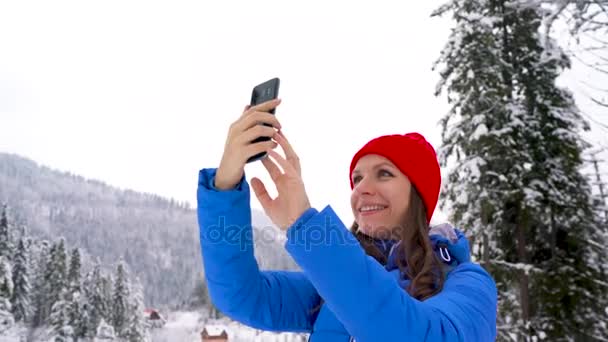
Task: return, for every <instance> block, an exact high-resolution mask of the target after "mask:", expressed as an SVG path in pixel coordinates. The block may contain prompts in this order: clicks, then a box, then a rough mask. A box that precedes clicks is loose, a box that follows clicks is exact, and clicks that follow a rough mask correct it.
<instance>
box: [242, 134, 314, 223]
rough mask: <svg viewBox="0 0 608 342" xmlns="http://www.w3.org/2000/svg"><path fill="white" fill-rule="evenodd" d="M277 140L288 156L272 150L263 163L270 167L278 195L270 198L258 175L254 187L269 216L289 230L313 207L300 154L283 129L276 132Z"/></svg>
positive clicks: (253, 179)
mask: <svg viewBox="0 0 608 342" xmlns="http://www.w3.org/2000/svg"><path fill="white" fill-rule="evenodd" d="M274 139H275V140H276V141H277V142H278V143H279V145H280V146H281V148H282V149H283V151H284V152H285V157H283V156H282V155H280V154H279V153H277V152H276V151H273V150H269V152H268V157H266V158H264V159H262V164H264V167H265V168H266V170H268V173H269V174H270V178H272V181H273V182H274V184H275V186H276V188H277V192H278V195H277V197H276V198H274V199H273V198H271V197H270V195H269V194H268V191H267V190H266V186H265V185H264V183H263V182H262V181H261V180H260V179H259V178H256V177H254V178H252V179H251V186H252V188H253V191H254V192H255V195H256V197H257V198H258V200H259V201H260V204H261V205H262V207H263V208H264V211H265V212H266V215H268V217H270V219H271V220H272V222H274V224H276V225H277V226H278V227H279V228H280V229H282V230H286V229H287V228H289V227H290V226H291V225H292V224H293V223H294V222H295V221H296V220H297V219H298V218H299V217H300V216H301V215H302V214H303V213H304V212H305V211H306V210H307V209H309V208H310V202H309V200H308V195H307V194H306V190H305V188H304V182H303V181H302V170H301V167H300V159H299V157H298V155H297V154H296V153H295V151H294V150H293V148H292V146H291V144H290V143H289V141H288V140H287V138H286V137H285V135H284V134H283V132H282V131H279V132H277V134H276V135H275V136H274Z"/></svg>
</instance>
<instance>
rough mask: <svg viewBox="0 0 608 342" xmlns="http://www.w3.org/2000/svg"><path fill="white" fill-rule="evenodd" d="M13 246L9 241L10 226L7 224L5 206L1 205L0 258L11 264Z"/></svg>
mask: <svg viewBox="0 0 608 342" xmlns="http://www.w3.org/2000/svg"><path fill="white" fill-rule="evenodd" d="M13 252H14V251H13V244H12V241H11V234H10V225H9V222H8V209H7V205H6V204H4V205H2V213H0V257H4V258H5V259H6V260H7V261H9V262H11V261H12V259H13Z"/></svg>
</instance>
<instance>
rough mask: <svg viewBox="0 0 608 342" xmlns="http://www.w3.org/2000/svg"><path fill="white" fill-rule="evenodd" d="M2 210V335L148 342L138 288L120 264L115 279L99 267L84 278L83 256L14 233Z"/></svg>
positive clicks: (59, 244) (59, 243) (75, 250)
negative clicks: (24, 326)
mask: <svg viewBox="0 0 608 342" xmlns="http://www.w3.org/2000/svg"><path fill="white" fill-rule="evenodd" d="M11 228H14V226H13V225H11V224H9V221H8V218H7V209H6V205H5V206H4V207H3V208H2V212H1V214H0V335H2V334H3V333H4V332H7V331H8V330H9V329H11V328H12V327H13V325H14V324H15V323H25V322H27V323H28V325H29V326H30V327H31V329H28V331H25V332H19V336H20V337H21V338H24V337H27V338H28V339H32V340H45V341H57V342H59V341H74V340H83V341H84V340H93V339H108V338H115V337H119V338H123V339H124V340H128V341H148V340H149V338H148V337H147V330H148V328H147V327H146V323H145V321H144V316H143V315H142V312H143V310H144V303H143V292H142V288H141V284H140V283H139V281H138V280H137V278H135V279H133V280H132V279H130V277H129V272H128V268H127V267H126V265H125V264H124V262H122V261H120V262H119V263H118V265H117V266H116V270H115V273H114V274H107V273H106V272H104V271H102V270H101V265H100V264H99V262H97V263H95V264H94V265H92V267H91V268H90V270H88V271H86V272H83V267H82V261H81V251H80V249H79V248H72V249H69V248H68V247H67V246H66V243H65V239H63V238H59V239H58V240H57V241H55V242H50V241H48V240H42V239H37V238H33V237H31V236H30V235H28V234H27V232H26V231H25V230H21V231H20V232H19V233H18V234H15V232H12V229H11Z"/></svg>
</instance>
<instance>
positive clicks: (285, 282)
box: [198, 100, 497, 342]
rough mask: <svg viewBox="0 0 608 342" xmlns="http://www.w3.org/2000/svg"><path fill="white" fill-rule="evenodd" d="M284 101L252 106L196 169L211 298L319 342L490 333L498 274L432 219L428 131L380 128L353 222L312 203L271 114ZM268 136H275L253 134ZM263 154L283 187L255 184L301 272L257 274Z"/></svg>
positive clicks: (355, 180)
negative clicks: (219, 149) (255, 229)
mask: <svg viewBox="0 0 608 342" xmlns="http://www.w3.org/2000/svg"><path fill="white" fill-rule="evenodd" d="M279 104H280V100H275V101H269V102H266V103H262V104H260V105H257V106H254V107H251V108H249V107H246V109H245V111H244V112H243V114H242V116H241V117H240V118H239V119H238V120H237V121H236V122H234V123H233V124H232V125H231V127H230V130H229V132H228V138H227V142H226V145H225V149H224V156H223V157H222V161H221V162H220V166H219V167H218V168H217V169H215V168H207V169H202V170H200V173H199V183H198V220H199V226H200V242H201V250H202V254H203V263H204V266H205V277H206V279H207V285H208V288H209V294H210V297H211V300H212V301H213V303H214V304H215V305H216V307H217V308H218V309H219V310H221V311H222V312H223V313H225V314H226V315H228V316H229V317H231V318H233V319H235V320H238V321H240V322H242V323H244V324H247V325H249V326H252V327H254V328H258V329H263V330H271V331H286V332H308V333H310V341H315V342H319V341H344V342H346V341H354V340H356V341H358V342H372V341H397V340H411V341H492V340H494V339H495V338H496V306H497V292H496V285H495V283H494V280H493V279H492V277H491V276H490V275H489V274H488V273H487V272H486V271H485V270H484V269H483V268H482V267H481V266H479V265H477V264H474V263H472V262H471V260H470V252H469V245H468V241H467V239H466V238H465V236H464V234H463V233H462V232H461V231H459V230H457V229H454V228H453V227H451V226H449V225H442V226H440V227H429V222H430V219H431V216H432V214H433V211H434V210H435V206H436V203H437V199H438V196H439V189H440V184H441V175H440V172H439V165H438V162H437V158H436V155H435V150H434V149H433V147H432V146H431V145H430V144H429V143H428V142H427V141H426V139H425V138H424V137H423V136H422V135H420V134H418V133H409V134H405V135H387V136H381V137H378V138H376V139H373V140H371V141H370V142H368V143H367V144H365V145H364V146H363V147H362V148H361V149H360V150H359V151H358V152H357V153H356V154H355V156H354V157H353V159H352V162H351V166H350V171H351V174H350V179H351V186H352V189H353V191H352V195H351V207H352V211H353V213H354V215H355V222H354V224H353V225H352V227H351V229H350V230H349V229H347V228H346V226H345V225H344V223H343V222H342V221H341V220H340V218H339V217H338V216H337V215H336V213H335V212H334V211H333V209H332V208H331V206H329V205H328V206H326V207H325V208H324V209H323V210H322V211H320V212H319V211H317V210H316V209H315V208H314V207H312V206H311V205H310V202H309V200H308V195H307V193H306V189H305V187H304V181H303V180H302V172H301V165H300V159H299V158H298V155H297V154H296V152H295V150H294V148H293V147H292V145H291V143H290V142H289V141H288V139H287V137H286V136H285V134H283V132H282V131H281V130H280V129H281V124H280V123H279V122H278V121H277V119H276V117H275V116H273V115H271V114H268V111H269V110H271V109H272V108H275V107H276V106H278V105H279ZM259 122H265V123H268V124H270V125H272V126H273V127H262V126H260V125H258V124H257V123H259ZM261 135H264V136H269V137H271V138H272V140H271V141H267V142H258V143H255V144H252V143H250V142H252V141H253V140H255V138H256V137H258V136H261ZM277 146H280V147H281V149H282V150H283V151H284V153H285V156H283V155H281V154H279V153H277V152H275V151H274V149H275V148H276V147H277ZM260 151H265V152H267V153H268V157H266V158H264V159H262V164H263V165H264V167H265V168H266V170H267V171H268V173H269V175H270V177H271V179H272V181H273V183H274V185H275V186H276V189H277V192H278V196H277V197H275V198H272V197H270V195H269V194H268V191H267V189H266V186H265V185H264V183H263V182H262V181H261V180H260V179H258V178H255V177H254V178H253V179H252V180H251V186H252V188H253V190H254V192H255V195H256V196H257V198H258V200H259V201H260V203H261V205H262V207H263V208H264V211H265V212H266V214H267V215H268V216H269V217H270V218H271V219H272V221H273V222H274V223H275V224H276V225H277V226H278V227H279V228H280V229H282V230H283V231H285V233H286V235H287V241H286V243H285V248H286V250H287V251H288V252H289V253H290V255H291V256H292V257H293V259H294V260H295V261H296V263H298V265H299V266H300V267H301V269H302V271H300V272H288V271H260V269H259V267H258V264H257V262H256V260H255V258H254V253H253V252H254V251H253V244H252V241H251V240H252V239H251V234H252V228H251V208H250V198H249V197H250V192H249V184H248V182H247V181H246V178H245V174H244V165H245V163H246V160H247V158H248V157H249V156H250V155H252V154H254V153H259V152H260ZM235 237H236V238H235Z"/></svg>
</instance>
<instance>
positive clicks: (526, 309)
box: [435, 0, 607, 340]
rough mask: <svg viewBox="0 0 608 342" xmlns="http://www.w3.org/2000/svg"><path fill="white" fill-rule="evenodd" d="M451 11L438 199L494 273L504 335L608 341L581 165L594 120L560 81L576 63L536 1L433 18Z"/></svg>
mask: <svg viewBox="0 0 608 342" xmlns="http://www.w3.org/2000/svg"><path fill="white" fill-rule="evenodd" d="M448 12H451V13H452V14H453V18H454V20H455V22H456V27H455V28H454V29H453V30H452V34H451V37H450V40H449V43H448V44H447V45H446V47H445V49H444V51H443V52H442V55H441V57H440V59H439V61H438V62H439V63H443V64H444V65H445V66H444V69H443V70H442V72H441V76H442V81H441V82H440V84H439V87H438V90H441V89H443V88H447V89H448V100H449V101H450V103H451V104H452V110H451V111H450V113H449V114H448V115H447V116H446V117H445V118H444V119H443V120H442V124H443V144H444V146H443V149H442V151H441V153H440V160H441V162H442V164H444V165H447V164H449V163H453V164H454V165H453V168H452V170H451V171H450V173H449V176H448V182H447V184H445V185H444V189H443V190H444V192H445V194H446V196H445V197H444V201H443V202H442V207H443V208H445V207H447V206H450V209H451V220H452V221H454V222H455V223H456V224H457V225H458V226H461V227H463V228H465V229H467V230H468V231H469V232H470V235H471V236H474V237H475V239H474V241H472V247H473V253H474V255H475V256H476V257H477V258H478V259H481V262H482V264H483V265H484V266H485V267H486V268H488V269H489V270H490V271H491V273H492V274H493V276H494V277H495V279H496V281H497V285H498V287H499V317H498V321H499V322H498V326H499V337H498V339H499V340H511V339H512V336H518V337H517V338H516V339H517V340H534V339H536V338H541V339H543V338H546V337H548V338H549V339H550V340H559V339H560V338H563V339H575V340H583V339H588V338H591V336H593V338H606V336H607V335H606V332H605V327H604V328H603V327H602V323H601V322H602V321H603V320H605V317H604V316H603V309H604V307H605V306H606V299H605V296H603V295H602V293H603V292H602V288H601V287H600V286H601V285H600V284H602V283H605V282H606V274H605V273H604V271H603V270H602V269H601V267H599V266H598V265H601V264H602V263H603V262H605V261H604V260H605V259H604V258H605V253H606V251H605V247H604V246H605V241H603V240H602V237H601V235H600V234H598V232H599V230H598V228H599V222H600V220H598V217H597V215H596V214H595V213H594V211H593V207H592V203H591V200H590V195H591V192H590V188H589V186H588V184H587V182H586V180H585V179H584V177H582V176H581V172H580V168H581V166H582V160H581V152H582V150H583V149H584V148H586V146H587V144H586V143H585V142H584V141H583V140H582V138H581V137H580V136H579V133H578V132H579V130H581V129H586V128H587V127H588V126H587V125H586V123H585V122H584V121H583V120H582V118H581V116H580V114H579V112H578V110H577V108H576V106H575V104H574V101H573V100H572V96H571V95H570V94H569V93H568V92H567V91H565V90H563V89H559V88H558V87H557V86H556V85H555V79H556V78H557V76H558V75H559V72H560V71H561V70H562V69H563V68H566V67H568V66H569V61H568V59H567V57H566V56H565V55H564V54H563V52H561V50H560V49H559V48H558V47H557V46H556V45H555V43H554V42H552V41H551V40H550V39H548V37H542V36H541V34H540V30H539V26H540V24H541V22H542V19H543V18H542V15H543V13H544V12H543V11H542V9H541V8H540V7H538V6H534V5H530V4H529V3H528V4H526V5H524V4H522V3H517V2H511V1H504V0H491V1H481V0H454V1H450V2H449V3H448V4H446V5H444V6H442V7H441V8H440V9H439V10H438V11H436V13H435V15H441V14H444V13H448ZM541 41H542V43H544V44H541ZM547 42H548V44H547Z"/></svg>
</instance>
